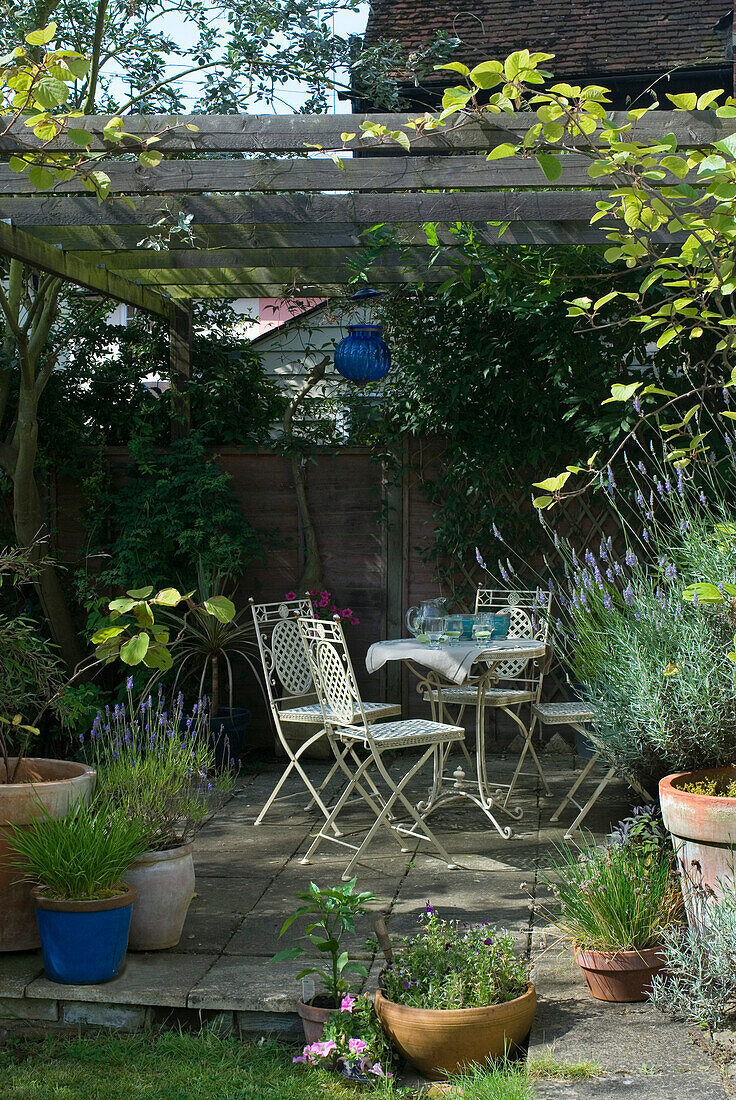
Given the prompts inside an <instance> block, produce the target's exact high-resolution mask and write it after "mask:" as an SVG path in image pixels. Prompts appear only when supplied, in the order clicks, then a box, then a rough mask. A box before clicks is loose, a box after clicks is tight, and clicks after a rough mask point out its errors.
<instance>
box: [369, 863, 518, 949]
mask: <svg viewBox="0 0 736 1100" xmlns="http://www.w3.org/2000/svg"><path fill="white" fill-rule="evenodd" d="M520 882H521V879H520V876H519V873H518V872H517V871H511V872H505V873H500V872H496V873H495V874H492V875H489V874H486V873H485V872H483V871H475V872H474V871H448V870H445V871H444V873H441V872H438V871H437V870H434V869H431V870H428V869H426V868H422V867H420V866H414V867H412V869H411V870H410V872H409V874H408V876H407V878H406V879H405V880H404V881H403V882H402V884H401V888H400V890H399V896H398V898H397V900H396V901H395V902H394V905H393V907H392V909H391V915H390V917H389V920H388V927H389V931H390V933H391V934H392V935H396V936H405V935H409V934H411V933H412V932H415V931H416V928H417V923H418V919H419V916H420V914H421V913H422V912H423V911H424V908H425V906H426V904H427V902H428V901H429V902H431V904H432V906H433V907H434V908H436V909H437V910H438V912H439V915H440V916H441V917H444V918H445V919H447V920H460V921H468V922H471V923H473V922H477V923H481V922H482V921H488V922H489V923H490V924H494V925H498V926H499V927H503V928H509V929H510V930H512V931H522V930H526V929H527V928H528V926H529V923H530V917H531V911H532V910H531V902H530V900H529V896H528V894H527V893H526V892H525V891H524V890H522V889H521V887H520Z"/></svg>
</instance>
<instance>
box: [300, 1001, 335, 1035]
mask: <svg viewBox="0 0 736 1100" xmlns="http://www.w3.org/2000/svg"><path fill="white" fill-rule="evenodd" d="M296 1010H297V1012H298V1013H299V1016H300V1017H301V1021H302V1027H303V1028H304V1038H305V1039H306V1040H307V1042H308V1043H318V1042H319V1041H320V1039H321V1038H322V1032H323V1031H324V1030H325V1024H326V1023H327V1021H328V1020H329V1018H330V1016H331V1015H332V1013H333V1012H337V1009H336V1008H323V1007H322V1005H307V1004H305V1003H304V1001H299V1002H298V1004H297V1006H296Z"/></svg>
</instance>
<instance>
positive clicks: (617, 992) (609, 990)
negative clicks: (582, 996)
mask: <svg viewBox="0 0 736 1100" xmlns="http://www.w3.org/2000/svg"><path fill="white" fill-rule="evenodd" d="M575 962H576V963H577V964H578V966H579V967H580V969H581V970H582V972H583V974H584V976H585V981H586V982H587V985H588V989H589V990H590V992H591V995H592V996H593V997H595V999H596V1000H597V1001H613V1002H615V1003H616V1004H631V1003H633V1002H634V1001H645V1000H646V999H647V992H648V991H649V990H650V989H651V986H652V978H653V977H654V975H655V974H659V973H661V971H662V970H664V968H665V957H664V955H663V954H662V952H661V951H660V950H658V949H657V948H643V949H642V950H641V951H583V950H582V949H580V948H576V949H575Z"/></svg>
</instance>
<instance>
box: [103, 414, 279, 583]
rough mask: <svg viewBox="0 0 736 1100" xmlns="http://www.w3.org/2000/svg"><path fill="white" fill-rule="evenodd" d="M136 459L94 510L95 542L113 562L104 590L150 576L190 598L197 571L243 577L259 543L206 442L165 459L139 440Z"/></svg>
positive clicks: (179, 446)
mask: <svg viewBox="0 0 736 1100" xmlns="http://www.w3.org/2000/svg"><path fill="white" fill-rule="evenodd" d="M130 452H131V457H132V459H133V461H132V462H131V464H130V465H126V466H125V468H124V478H125V480H124V481H123V483H122V484H121V485H120V486H119V487H118V488H115V487H114V486H111V485H109V484H105V483H104V482H103V485H102V488H101V491H100V493H99V496H98V497H97V498H96V499H94V498H93V499H92V500H91V501H90V503H89V504H88V509H87V524H88V529H89V531H90V535H91V537H92V539H93V541H94V543H96V545H97V546H98V547H99V549H100V550H102V551H104V552H105V553H108V554H109V555H110V563H109V565H108V566H107V567H106V568H105V569H104V571H103V572H102V574H101V577H100V583H101V584H104V585H105V586H117V585H119V586H121V587H129V586H132V585H133V584H135V583H136V581H137V579H138V578H139V577H141V576H145V577H146V578H147V579H148V580H149V582H150V583H151V584H152V586H153V588H155V589H156V588H164V587H167V586H169V585H170V584H171V582H172V580H176V581H177V582H178V583H179V584H180V585H181V587H182V588H183V589H184V590H185V591H186V590H188V589H194V588H196V585H197V568H198V566H201V568H202V569H203V570H205V572H207V573H211V574H217V575H218V576H220V577H222V578H226V579H232V578H235V577H238V576H239V574H240V572H241V570H242V568H243V567H244V566H245V565H246V564H247V563H248V562H249V561H252V560H253V559H254V558H256V557H257V556H258V555H259V553H260V543H259V540H258V537H257V535H256V533H255V532H254V531H253V529H252V528H251V527H250V526H249V524H248V523H247V522H246V520H245V519H244V518H243V516H242V513H241V511H240V509H239V507H238V504H237V501H236V499H235V496H234V494H233V491H232V489H231V488H230V484H229V481H230V478H229V476H228V474H226V473H225V472H224V471H223V470H222V468H221V467H220V466H219V465H218V464H217V462H216V461H215V460H214V459H213V458H211V457H210V456H209V455H208V454H207V453H206V451H205V448H204V445H203V443H202V440H201V438H200V437H199V436H197V435H196V434H192V435H190V436H188V437H186V438H184V439H180V440H177V441H176V442H175V443H173V444H172V446H171V448H170V450H168V451H167V452H163V453H162V452H160V451H158V450H157V449H156V448H155V447H153V446H152V445H151V444H150V443H148V441H141V440H136V441H134V442H133V443H131V446H130Z"/></svg>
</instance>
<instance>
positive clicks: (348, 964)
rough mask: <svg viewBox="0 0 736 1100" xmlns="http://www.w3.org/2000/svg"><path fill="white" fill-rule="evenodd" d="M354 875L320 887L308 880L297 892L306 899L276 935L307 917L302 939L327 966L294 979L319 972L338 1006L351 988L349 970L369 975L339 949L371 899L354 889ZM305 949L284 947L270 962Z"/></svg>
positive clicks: (360, 964)
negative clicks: (331, 885) (303, 888)
mask: <svg viewBox="0 0 736 1100" xmlns="http://www.w3.org/2000/svg"><path fill="white" fill-rule="evenodd" d="M356 881H357V880H356V879H354V878H353V879H351V880H350V882H346V883H345V884H344V885H341V886H335V887H324V888H322V889H320V887H319V886H317V885H316V883H314V882H310V884H309V888H308V889H307V890H304V891H301V892H298V893H297V895H296V896H297V897H298V898H301V899H302V901H303V902H304V903H305V904H304V905H300V906H299V907H298V908H297V909H296V910H295V911H294V913H292V915H291V916H290V917H289V918H288V919H287V920H286V921H285V922H284V925H283V927H282V929H281V932H280V933H279V935H281V936H283V935H284V933H285V932H288V930H289V929H290V928H291V926H292V924H294V922H295V921H297V920H302V918H306V920H305V926H304V939H305V940H306V942H307V943H308V944H309V945H310V947H311V948H316V950H317V951H320V952H324V953H325V954H326V955H327V957H328V959H329V969H328V970H323V969H322V968H321V967H318V966H309V967H307V968H306V969H304V970H302V971H301V973H299V974H297V980H299V979H301V978H305V977H307V975H309V974H318V975H319V976H320V978H321V979H322V982H323V984H324V987H325V989H326V990H327V994H328V996H329V998H330V1000H331V1001H332V1007H334V1008H337V1007H338V1005H339V1004H340V1002H341V1001H342V998H343V997H344V996H345V994H347V993H349V992H350V986H351V981H350V979H349V978H348V977H347V975H348V974H349V973H353V974H357V975H358V976H359V977H361V978H365V977H367V975H368V971H367V970H366V968H365V967H364V966H363V964H362V963H359V962H353V961H351V960H350V958H349V955H348V952H347V951H345V950H343V949H342V945H341V942H340V941H341V939H342V936H343V935H344V934H345V933H346V932H352V933H355V918H356V917H357V916H360V914H362V913H365V912H366V911H367V910H366V906H367V904H368V902H371V901H374V900H375V899H374V896H373V894H371V893H369V892H367V891H363V892H360V891H356V889H355V886H356ZM304 953H305V948H303V947H300V946H298V945H297V946H295V947H287V948H285V949H284V950H283V951H279V952H277V954H276V955H274V956H273V959H272V960H271V961H272V962H280V961H281V960H282V959H298V958H299V957H300V956H301V955H303V954H304Z"/></svg>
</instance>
